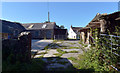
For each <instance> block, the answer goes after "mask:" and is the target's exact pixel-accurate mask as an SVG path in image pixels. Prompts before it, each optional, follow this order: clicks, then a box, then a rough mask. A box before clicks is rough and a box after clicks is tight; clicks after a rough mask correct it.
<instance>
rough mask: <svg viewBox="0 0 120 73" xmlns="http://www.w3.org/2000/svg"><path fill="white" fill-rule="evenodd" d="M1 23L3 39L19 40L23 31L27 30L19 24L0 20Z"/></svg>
mask: <svg viewBox="0 0 120 73" xmlns="http://www.w3.org/2000/svg"><path fill="white" fill-rule="evenodd" d="M0 23H1V24H2V32H1V33H0V35H1V38H2V39H8V38H17V37H18V35H19V34H20V33H21V32H22V31H25V30H26V29H25V28H24V27H23V26H22V25H21V24H20V23H17V22H10V21H6V20H0Z"/></svg>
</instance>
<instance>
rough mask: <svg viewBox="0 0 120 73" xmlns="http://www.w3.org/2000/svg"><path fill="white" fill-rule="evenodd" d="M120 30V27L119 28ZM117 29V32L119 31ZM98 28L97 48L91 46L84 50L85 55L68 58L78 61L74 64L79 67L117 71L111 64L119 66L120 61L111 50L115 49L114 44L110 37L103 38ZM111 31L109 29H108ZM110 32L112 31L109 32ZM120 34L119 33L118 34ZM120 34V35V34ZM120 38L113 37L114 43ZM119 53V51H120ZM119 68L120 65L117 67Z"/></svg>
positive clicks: (96, 34)
mask: <svg viewBox="0 0 120 73" xmlns="http://www.w3.org/2000/svg"><path fill="white" fill-rule="evenodd" d="M117 30H118V29H117ZM117 30H116V34H117V33H119V32H117ZM119 30H120V29H119ZM97 31H98V30H97V29H95V33H94V34H95V36H94V37H98V38H95V46H94V47H95V48H92V47H91V50H89V51H87V52H84V55H79V57H78V59H75V58H68V59H71V60H72V61H74V62H76V63H78V64H77V65H74V67H76V68H77V69H89V68H92V69H94V70H95V71H116V70H114V69H113V68H112V67H111V65H113V66H114V67H117V63H118V62H119V61H120V59H119V57H118V56H115V55H114V54H113V53H112V52H111V51H112V50H113V45H111V44H110V43H111V41H110V40H109V39H110V37H103V38H101V37H100V35H98V32H97ZM108 32H109V31H108ZM109 34H110V32H109ZM109 34H108V35H109ZM117 36H118V34H117ZM119 36H120V35H119ZM116 40H120V38H119V39H118V38H116V39H115V38H114V39H112V43H114V44H119V42H120V41H116ZM119 49H120V46H119V47H117V48H116V50H114V52H116V53H118V50H119ZM118 54H119V53H118ZM117 68H118V69H119V67H117Z"/></svg>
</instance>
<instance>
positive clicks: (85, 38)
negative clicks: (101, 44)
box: [79, 11, 120, 44]
mask: <svg viewBox="0 0 120 73" xmlns="http://www.w3.org/2000/svg"><path fill="white" fill-rule="evenodd" d="M116 26H117V27H120V11H118V12H115V13H112V14H106V13H105V14H99V13H98V14H97V15H96V16H95V17H94V18H93V20H92V21H91V22H90V23H88V25H87V26H86V27H84V28H82V29H81V30H79V32H80V39H81V40H82V42H83V43H88V44H89V43H90V42H93V39H94V38H95V34H94V33H96V31H95V29H97V31H98V33H97V34H98V36H99V34H108V30H109V32H110V33H111V34H115V33H114V32H115V31H116V30H115V28H116ZM119 31H120V30H119Z"/></svg>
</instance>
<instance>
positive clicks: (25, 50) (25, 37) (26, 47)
mask: <svg viewBox="0 0 120 73" xmlns="http://www.w3.org/2000/svg"><path fill="white" fill-rule="evenodd" d="M30 59H31V34H30V32H22V33H21V34H20V35H19V37H18V39H5V40H2V60H3V61H4V60H7V61H10V63H15V62H16V61H19V62H28V61H30Z"/></svg>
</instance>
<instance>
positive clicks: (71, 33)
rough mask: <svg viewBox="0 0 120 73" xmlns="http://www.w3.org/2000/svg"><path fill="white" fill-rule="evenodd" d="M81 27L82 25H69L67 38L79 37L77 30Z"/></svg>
mask: <svg viewBox="0 0 120 73" xmlns="http://www.w3.org/2000/svg"><path fill="white" fill-rule="evenodd" d="M80 29H82V27H72V25H71V27H70V30H69V32H68V34H69V35H68V38H69V39H80V32H79V30H80Z"/></svg>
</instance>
